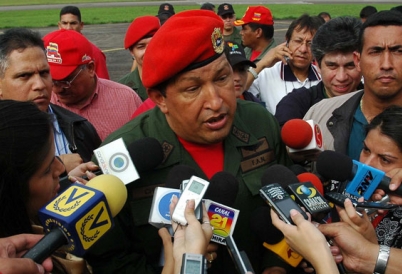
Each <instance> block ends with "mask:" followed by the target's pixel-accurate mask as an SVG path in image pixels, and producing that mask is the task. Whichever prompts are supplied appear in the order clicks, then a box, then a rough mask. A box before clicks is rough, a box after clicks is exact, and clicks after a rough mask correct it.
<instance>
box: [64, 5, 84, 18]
mask: <svg viewBox="0 0 402 274" xmlns="http://www.w3.org/2000/svg"><path fill="white" fill-rule="evenodd" d="M69 13H71V14H72V15H75V16H77V17H78V21H79V22H81V11H80V9H79V8H78V7H76V6H65V7H64V8H62V9H61V10H60V18H61V16H62V15H64V14H69Z"/></svg>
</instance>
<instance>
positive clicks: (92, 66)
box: [86, 61, 95, 77]
mask: <svg viewBox="0 0 402 274" xmlns="http://www.w3.org/2000/svg"><path fill="white" fill-rule="evenodd" d="M86 66H87V70H88V73H89V74H90V75H91V76H92V77H95V62H94V61H91V62H89V63H88V64H87V65H86Z"/></svg>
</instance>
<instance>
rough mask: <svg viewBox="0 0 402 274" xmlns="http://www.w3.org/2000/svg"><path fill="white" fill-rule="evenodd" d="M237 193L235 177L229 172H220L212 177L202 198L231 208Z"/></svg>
mask: <svg viewBox="0 0 402 274" xmlns="http://www.w3.org/2000/svg"><path fill="white" fill-rule="evenodd" d="M238 191H239V183H238V182H237V179H236V177H234V176H233V175H232V174H230V173H229V172H226V171H220V172H217V173H215V175H214V176H212V178H211V180H210V182H209V187H208V189H207V191H206V193H205V196H204V197H205V199H210V200H212V201H214V202H217V203H220V204H223V205H226V206H230V207H231V206H233V204H234V203H235V200H236V196H237V192H238Z"/></svg>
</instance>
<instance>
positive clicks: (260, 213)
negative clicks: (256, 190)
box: [250, 206, 283, 245]
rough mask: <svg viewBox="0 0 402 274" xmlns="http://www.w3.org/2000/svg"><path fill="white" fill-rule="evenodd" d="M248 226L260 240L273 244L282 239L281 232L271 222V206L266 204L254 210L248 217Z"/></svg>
mask: <svg viewBox="0 0 402 274" xmlns="http://www.w3.org/2000/svg"><path fill="white" fill-rule="evenodd" d="M250 228H251V231H252V232H253V233H254V234H255V235H256V236H257V238H258V239H259V240H260V241H261V242H264V243H267V244H271V245H274V244H277V243H279V242H280V241H282V239H283V233H282V232H281V231H280V230H279V229H277V228H276V227H275V226H274V225H273V224H272V221H271V208H270V207H268V206H261V207H258V208H256V209H255V210H254V212H253V214H251V218H250Z"/></svg>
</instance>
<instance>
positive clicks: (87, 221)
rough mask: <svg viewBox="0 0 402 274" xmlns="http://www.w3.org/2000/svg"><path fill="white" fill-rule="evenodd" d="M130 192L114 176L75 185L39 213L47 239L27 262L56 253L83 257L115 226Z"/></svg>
mask: <svg viewBox="0 0 402 274" xmlns="http://www.w3.org/2000/svg"><path fill="white" fill-rule="evenodd" d="M126 200H127V189H126V187H125V185H124V184H123V182H122V181H121V180H120V179H119V178H117V177H116V176H113V175H106V174H104V175H100V176H98V177H96V178H94V179H93V180H91V181H89V182H88V183H87V185H85V186H84V185H81V184H73V185H71V186H70V187H69V188H68V189H66V190H65V191H64V192H63V193H61V194H60V195H59V196H57V197H56V198H55V199H54V200H53V201H51V202H50V203H49V204H47V205H45V206H44V207H43V208H41V209H40V210H39V213H38V215H39V219H40V221H41V223H42V224H43V227H44V230H45V232H46V236H45V237H43V239H42V240H41V241H40V242H38V243H37V244H36V245H35V246H34V247H33V248H32V249H30V250H29V251H28V252H27V253H26V254H25V255H24V258H31V259H33V260H34V261H35V262H37V263H41V262H43V260H45V259H46V258H47V257H49V256H50V255H51V254H52V253H53V252H54V251H56V250H57V249H58V248H60V247H61V246H65V248H66V251H67V252H70V253H72V254H74V255H77V256H82V255H84V254H85V252H86V251H87V250H88V249H89V248H91V246H92V245H93V244H95V243H96V242H97V241H98V240H99V239H100V238H101V237H102V236H103V235H104V234H105V233H106V232H107V231H109V230H110V229H111V228H112V227H113V225H114V222H113V217H114V216H116V215H117V214H118V213H119V212H120V210H121V209H122V208H123V206H124V204H125V202H126Z"/></svg>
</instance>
